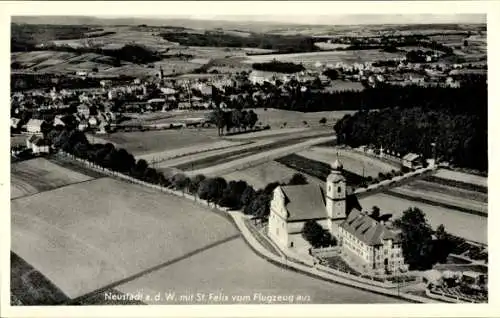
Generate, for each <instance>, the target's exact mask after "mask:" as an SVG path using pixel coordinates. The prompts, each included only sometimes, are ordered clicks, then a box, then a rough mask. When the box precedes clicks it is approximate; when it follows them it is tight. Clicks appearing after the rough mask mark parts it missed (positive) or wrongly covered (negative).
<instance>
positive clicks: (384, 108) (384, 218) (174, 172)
mask: <svg viewBox="0 0 500 318" xmlns="http://www.w3.org/2000/svg"><path fill="white" fill-rule="evenodd" d="M328 2H329V1H325V2H320V3H316V4H315V6H321V5H322V3H325V4H326V5H328V6H327V7H328V8H329V9H325V10H324V11H323V12H321V11H320V12H319V13H316V14H312V13H311V14H300V13H296V14H295V15H290V16H286V15H280V14H277V13H276V14H275V12H277V10H276V8H278V9H279V6H280V5H283V6H287V3H286V1H283V2H277V3H276V2H275V3H274V4H273V9H274V10H266V9H265V5H264V4H263V3H259V4H258V5H259V6H260V7H262V8H263V9H262V11H261V13H260V14H257V13H253V11H251V12H250V13H249V14H243V15H242V14H229V13H227V12H220V13H219V12H216V11H203V12H198V11H197V12H198V13H197V14H189V13H183V14H177V15H176V14H170V13H169V11H168V10H158V11H155V10H154V6H155V3H154V2H153V3H149V5H150V6H152V7H151V8H150V9H151V10H150V11H151V13H150V14H148V15H145V14H142V13H141V14H137V15H134V14H133V12H131V13H129V14H118V13H117V14H116V15H113V14H114V12H113V10H103V9H102V8H99V5H97V4H96V5H93V8H94V9H95V10H94V11H93V12H94V13H93V14H89V13H88V12H89V10H86V11H85V12H84V13H81V14H78V12H76V13H73V14H59V13H58V12H57V10H54V11H53V13H50V12H48V11H47V10H44V11H43V13H37V12H36V10H31V11H29V10H28V11H29V12H27V14H25V15H23V14H12V15H10V21H3V22H4V24H5V26H6V28H7V29H9V28H10V31H9V36H10V52H9V53H8V54H9V55H10V56H9V58H10V87H9V89H8V91H9V95H10V108H9V110H10V111H9V114H8V115H7V114H6V116H7V117H8V118H9V120H10V162H9V165H10V178H9V177H8V176H5V178H4V179H3V180H2V182H4V183H5V184H4V185H6V186H7V189H6V190H5V192H6V193H10V204H9V205H10V210H9V209H5V211H3V213H4V214H9V212H10V214H9V219H7V221H6V222H8V223H6V224H5V225H6V226H7V227H9V229H10V230H9V232H8V233H9V235H8V236H9V247H8V251H6V253H5V254H6V255H7V254H8V256H6V257H8V263H9V270H10V281H9V290H8V291H9V292H10V295H9V297H8V298H9V300H8V301H10V304H8V305H9V307H10V308H11V310H16V309H23V308H30V307H33V306H42V307H41V308H42V310H43V308H44V307H51V306H58V308H61V307H68V306H72V308H80V309H84V308H86V306H104V307H105V308H111V307H112V306H116V305H127V306H128V305H130V308H132V307H134V308H135V306H147V305H149V306H151V305H153V306H154V305H172V306H173V308H176V307H179V306H178V305H196V306H202V305H297V304H299V305H323V304H325V305H334V304H345V305H349V304H350V305H354V304H397V305H407V304H424V305H425V304H441V305H447V306H450V307H449V308H450V310H451V311H453V310H454V309H453V308H454V304H477V305H478V306H481V305H480V304H483V305H485V304H488V303H490V301H491V300H490V301H489V299H490V298H489V293H488V289H489V288H488V287H489V286H490V287H491V285H492V284H489V283H488V277H489V270H488V266H489V253H488V252H489V249H488V234H489V231H488V212H489V211H488V210H489V209H488V202H489V200H488V170H489V163H491V161H490V162H489V161H488V154H489V151H488V145H489V144H488V128H490V129H492V127H489V125H488V79H489V77H488V66H489V63H488V61H489V59H490V57H488V55H489V54H488V49H489V45H488V44H489V43H488V41H487V39H488V38H490V36H489V34H488V33H489V32H493V30H492V28H491V27H490V26H489V25H488V22H489V20H490V18H489V17H488V12H486V11H484V12H479V13H478V12H476V11H477V10H476V11H475V12H472V13H468V12H462V13H461V12H459V13H454V12H452V11H450V12H444V13H442V12H437V13H432V12H429V13H425V14H420V13H413V12H411V10H408V12H406V13H398V14H391V13H384V12H382V11H381V12H377V11H375V12H373V13H366V12H362V13H357V12H350V13H345V14H344V13H336V11H335V9H334V7H335V6H334V2H333V4H332V3H330V4H329V3H328ZM230 3H232V5H236V4H237V3H236V2H230ZM235 3H236V4H235ZM122 4H123V5H128V6H129V7H130V6H132V5H134V6H141V4H140V3H129V4H125V2H119V1H117V2H114V3H111V4H108V6H107V8H113V7H119V6H121V5H122ZM159 4H160V3H159ZM197 5H198V4H197V3H191V4H190V6H191V7H193V6H197ZM200 5H201V6H203V7H204V8H206V7H210V3H209V2H201V3H200ZM221 5H222V6H223V5H224V4H223V3H222V4H221V3H219V6H217V8H220V6H221ZM240 5H242V6H244V5H246V3H245V2H244V1H242V2H241V3H240ZM301 5H302V6H304V7H306V6H307V3H306V2H302V3H301ZM429 5H430V6H432V4H429ZM25 6H28V7H29V4H25ZM165 6H167V7H168V6H171V7H172V8H173V7H174V6H175V3H173V4H171V5H169V4H168V3H167V4H165ZM184 6H186V4H185V5H184ZM353 6H354V7H355V6H356V5H355V4H351V7H353ZM52 7H55V8H57V4H55V3H54V4H52ZM295 7H297V5H295ZM214 8H215V7H214ZM117 10H118V8H117ZM172 10H173V9H172ZM243 11H244V10H243ZM278 11H279V10H278ZM7 25H9V26H7ZM5 41H7V40H6V39H5ZM6 43H7V42H4V44H6ZM5 47H8V45H5ZM5 59H7V57H6V58H5ZM5 86H6V85H5ZM490 86H491V85H490ZM497 88H498V87H497ZM4 108H5V109H7V108H6V107H4ZM7 117H5V118H7ZM490 133H491V132H490ZM6 144H9V143H8V142H7V141H6ZM5 151H7V150H5ZM6 165H7V162H6V164H5V166H6ZM7 180H10V188H9V183H8V182H7ZM6 201H8V200H7V199H6ZM492 231H494V229H493V230H492ZM4 274H5V275H4V277H5V278H6V276H9V275H8V273H7V272H5V273H4ZM132 305H135V306H132ZM141 308H142V307H141ZM169 308H170V307H169ZM332 308H333V307H332ZM455 308H457V307H455ZM478 308H481V307H478ZM125 310H126V309H125ZM332 310H334V311H335V309H332ZM125 312H126V311H125ZM235 314H237V313H235ZM365 314H366V315H369V314H370V312H365ZM373 314H376V313H373ZM332 315H333V314H332Z"/></svg>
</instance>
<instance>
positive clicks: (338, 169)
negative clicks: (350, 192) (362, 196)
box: [325, 159, 347, 238]
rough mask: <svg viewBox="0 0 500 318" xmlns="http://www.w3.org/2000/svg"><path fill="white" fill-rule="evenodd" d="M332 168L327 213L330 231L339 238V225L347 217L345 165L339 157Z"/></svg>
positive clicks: (327, 186)
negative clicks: (343, 173)
mask: <svg viewBox="0 0 500 318" xmlns="http://www.w3.org/2000/svg"><path fill="white" fill-rule="evenodd" d="M331 169H332V170H331V173H330V174H329V175H328V178H327V179H326V200H325V201H326V214H327V217H328V227H329V230H330V233H331V234H332V235H333V236H335V237H336V238H339V233H338V226H339V225H340V223H341V222H342V221H344V220H345V218H346V217H347V213H346V210H347V208H346V180H345V177H344V176H343V175H342V170H343V165H342V162H340V160H339V159H336V160H335V161H334V162H333V163H332V164H331Z"/></svg>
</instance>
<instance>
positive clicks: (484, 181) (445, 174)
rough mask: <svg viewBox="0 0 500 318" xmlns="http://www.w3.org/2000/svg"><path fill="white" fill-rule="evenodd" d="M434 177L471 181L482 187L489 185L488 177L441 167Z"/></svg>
mask: <svg viewBox="0 0 500 318" xmlns="http://www.w3.org/2000/svg"><path fill="white" fill-rule="evenodd" d="M434 177H437V178H441V179H445V180H451V181H458V182H462V183H470V184H473V185H477V186H481V187H488V178H485V177H481V176H477V175H473V174H469V173H464V172H459V171H452V170H447V169H439V170H438V171H437V172H436V173H435V174H434Z"/></svg>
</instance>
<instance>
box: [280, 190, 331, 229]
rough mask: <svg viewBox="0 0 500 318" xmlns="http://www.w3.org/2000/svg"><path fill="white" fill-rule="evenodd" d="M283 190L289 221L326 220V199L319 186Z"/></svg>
mask: <svg viewBox="0 0 500 318" xmlns="http://www.w3.org/2000/svg"><path fill="white" fill-rule="evenodd" d="M281 189H282V191H283V193H284V194H285V200H286V201H285V206H286V209H287V211H288V220H289V221H294V220H309V219H318V218H326V216H327V215H326V206H325V197H324V194H323V191H322V189H321V187H319V186H318V185H314V184H306V185H293V186H282V187H281Z"/></svg>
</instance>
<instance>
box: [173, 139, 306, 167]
mask: <svg viewBox="0 0 500 318" xmlns="http://www.w3.org/2000/svg"><path fill="white" fill-rule="evenodd" d="M311 138H312V137H311V136H302V137H296V138H286V139H279V140H274V141H273V142H270V143H268V144H264V145H258V146H255V147H248V148H246V149H241V150H238V151H233V152H231V153H228V154H227V155H225V156H221V155H216V156H211V157H208V158H205V159H202V160H199V161H196V162H190V163H188V164H185V165H179V166H176V168H178V169H181V170H187V169H191V170H193V169H198V170H199V169H202V168H208V167H211V166H215V165H217V164H221V163H226V162H228V161H235V160H237V159H240V158H244V157H247V156H250V155H252V154H256V153H259V152H265V151H268V150H272V149H276V148H282V147H286V146H289V145H293V144H297V143H300V142H301V141H304V140H308V139H311Z"/></svg>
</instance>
